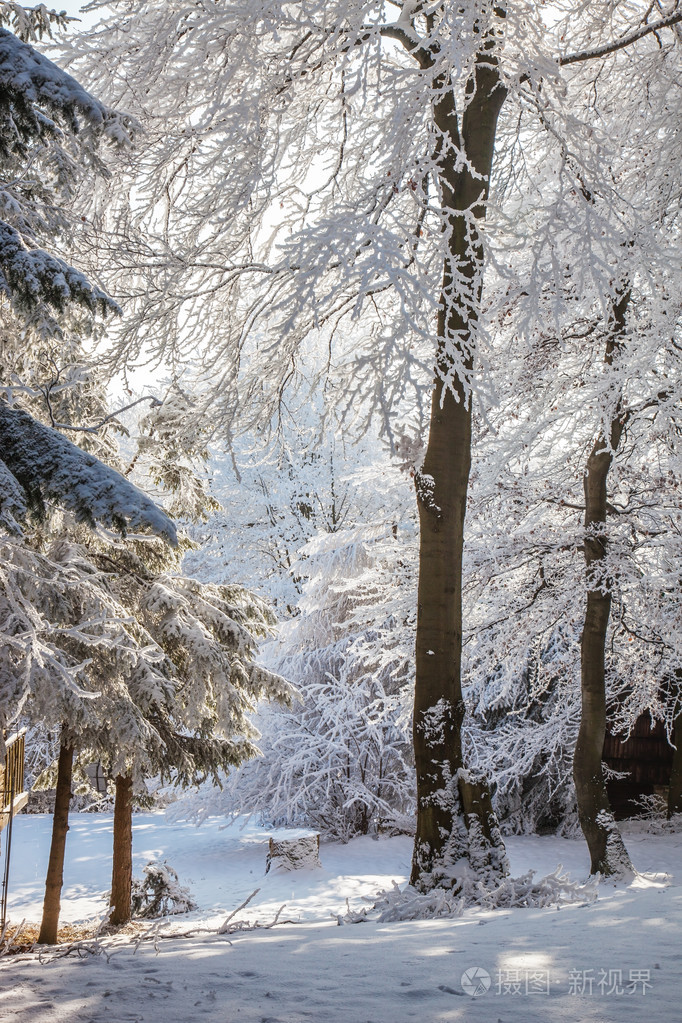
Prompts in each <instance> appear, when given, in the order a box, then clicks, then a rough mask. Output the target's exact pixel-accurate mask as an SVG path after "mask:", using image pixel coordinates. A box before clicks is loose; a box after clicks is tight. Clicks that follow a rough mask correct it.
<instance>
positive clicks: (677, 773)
mask: <svg viewBox="0 0 682 1023" xmlns="http://www.w3.org/2000/svg"><path fill="white" fill-rule="evenodd" d="M673 742H674V743H675V746H676V749H675V752H674V754H673V767H672V771H671V774H670V788H669V789H668V817H672V815H673V814H674V813H682V714H678V716H677V717H676V718H675V731H674V733H673Z"/></svg>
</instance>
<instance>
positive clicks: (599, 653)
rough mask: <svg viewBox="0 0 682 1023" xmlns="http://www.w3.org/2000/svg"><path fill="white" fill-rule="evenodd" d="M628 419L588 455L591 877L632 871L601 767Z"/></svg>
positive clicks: (582, 804) (583, 786)
mask: <svg viewBox="0 0 682 1023" xmlns="http://www.w3.org/2000/svg"><path fill="white" fill-rule="evenodd" d="M629 301H630V292H629V290H627V289H624V290H623V292H622V293H621V296H620V298H619V300H618V302H616V303H614V305H613V312H612V323H611V332H610V337H609V340H608V342H607V346H606V354H605V362H606V363H607V365H608V366H611V365H612V364H613V358H614V353H615V352H616V351H617V348H618V345H619V341H620V340H621V339H622V336H623V333H624V330H625V316H626V312H627V307H628V303H629ZM624 427H625V416H624V414H623V412H622V409H621V407H620V402H618V403H617V407H616V410H615V414H614V416H613V419H612V420H611V424H610V435H609V436H608V437H606V436H605V434H603V433H601V434H600V435H599V436H598V437H597V439H596V441H595V442H594V445H593V447H592V450H591V452H590V455H589V457H588V459H587V467H586V470H585V478H584V490H585V565H586V568H587V587H588V589H587V607H586V610H585V621H584V624H583V634H582V640H581V644H580V655H581V657H580V659H581V664H580V677H581V695H582V703H581V715H580V728H579V731H578V740H577V743H576V748H575V756H574V760H573V779H574V781H575V791H576V797H577V802H578V817H579V819H580V826H581V828H582V830H583V834H584V836H585V840H586V841H587V845H588V848H589V851H590V870H591V873H593V874H596V873H600V874H604V875H615V874H624V873H627V872H628V871H632V864H631V862H630V859H629V856H628V854H627V851H626V849H625V845H624V843H623V840H622V838H621V837H620V832H619V831H618V828H617V827H616V824H615V821H614V819H613V814H612V813H611V807H610V804H609V797H608V795H607V793H606V782H605V779H604V771H603V767H602V754H603V750H604V737H605V735H606V681H605V680H606V657H605V644H606V633H607V629H608V625H609V616H610V613H611V589H612V581H611V579H610V578H609V576H608V573H607V572H606V566H605V559H606V555H607V531H606V513H607V477H608V474H609V469H610V468H611V465H612V462H613V457H614V454H615V452H616V451H617V450H618V447H619V445H620V442H621V438H622V435H623V429H624Z"/></svg>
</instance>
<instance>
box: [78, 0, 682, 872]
mask: <svg viewBox="0 0 682 1023" xmlns="http://www.w3.org/2000/svg"><path fill="white" fill-rule="evenodd" d="M113 7H114V14H113V15H112V16H111V17H110V18H109V20H108V21H106V20H105V22H104V24H103V26H102V27H101V28H100V29H99V30H98V31H95V32H93V33H92V34H91V35H90V36H89V37H88V38H84V39H81V40H79V42H78V44H77V48H74V56H76V55H78V56H80V55H82V52H83V50H85V51H86V54H85V67H86V71H85V73H86V74H87V76H88V77H87V80H88V82H93V83H96V85H97V88H98V89H99V90H101V91H102V94H103V95H106V96H107V97H109V98H110V100H111V102H113V103H116V104H117V105H123V106H125V107H126V108H127V109H129V110H131V111H132V113H134V115H135V116H136V117H139V118H140V120H142V121H144V123H145V126H146V128H147V130H148V136H147V140H148V145H146V146H145V149H144V152H143V153H141V158H140V160H139V161H138V163H137V164H136V167H135V171H134V174H135V177H134V185H132V187H131V191H130V192H129V196H128V197H126V198H124V199H123V200H122V201H121V202H120V203H113V204H112V202H111V199H110V198H107V200H106V203H107V214H108V225H109V226H110V227H111V228H112V229H113V230H114V232H115V237H116V238H117V239H120V237H121V235H122V234H127V236H128V238H129V244H128V246H127V247H126V248H125V249H120V250H119V253H118V255H117V254H116V253H114V252H112V257H111V258H112V259H113V260H115V261H116V263H117V267H118V269H119V271H120V278H119V279H120V281H121V287H122V289H123V291H124V292H128V293H129V294H130V296H131V298H132V299H133V300H135V299H137V300H138V301H137V303H136V306H137V313H136V314H135V315H132V316H131V317H130V318H129V319H128V320H127V321H126V322H125V324H124V325H123V327H122V330H121V332H120V334H119V338H118V342H117V344H118V351H119V352H121V351H126V352H130V350H131V346H133V348H134V349H136V350H137V351H141V350H142V347H143V345H145V346H146V350H147V352H148V355H149V357H151V358H157V359H163V358H166V359H171V360H173V363H174V365H175V366H177V367H180V365H181V364H182V361H183V360H187V359H188V358H189V357H193V358H196V357H197V354H198V353H201V354H200V358H201V363H202V372H201V374H200V378H201V380H202V381H203V383H204V384H205V408H206V415H209V414H210V415H211V416H212V417H213V422H214V424H215V427H216V428H220V425H221V423H222V426H223V429H224V430H225V431H227V432H228V434H233V433H234V432H235V430H236V429H237V428H238V427H239V428H241V429H248V428H257V429H258V428H260V429H265V428H267V425H268V424H269V423H270V422H271V421H272V417H273V410H276V409H277V408H278V406H279V403H280V401H281V397H282V393H283V390H284V389H285V388H286V387H288V386H290V385H291V382H292V380H296V378H297V374H298V373H299V370H300V367H301V364H302V363H304V362H305V358H306V354H307V348H308V346H309V345H310V344H311V343H312V342H313V340H314V341H315V342H316V343H318V344H320V345H321V346H323V347H324V349H325V350H326V352H327V355H328V357H327V359H326V361H325V362H324V363H323V364H322V369H321V370H320V375H324V376H325V378H326V380H327V383H328V387H329V388H330V389H331V391H332V393H335V394H336V395H337V401H338V408H339V409H340V410H341V414H342V415H343V416H345V419H346V421H347V422H348V423H349V424H350V422H351V421H352V420H353V419H355V420H356V426H359V427H360V428H362V427H363V426H366V424H367V421H368V418H369V417H371V416H375V415H376V416H379V417H380V418H381V420H382V422H383V424H384V426H385V429H386V431H387V432H389V433H390V431H391V428H392V423H391V417H392V415H394V414H395V411H396V409H397V408H398V407H400V408H401V409H402V408H404V406H405V403H406V402H408V403H411V404H413V405H414V406H415V407H416V408H418V409H424V407H425V405H428V404H429V395H431V403H430V407H431V413H430V426H429V431H428V439H427V442H426V446H425V452H424V457H423V460H420V463H419V464H418V465H417V466H416V469H417V471H416V474H415V483H416V496H417V504H418V509H419V518H420V582H419V593H418V608H419V613H418V620H417V640H416V690H415V719H414V741H415V759H416V768H417V781H418V824H417V836H416V841H415V854H414V861H413V870H412V881H413V883H415V884H419V885H421V886H422V887H424V888H429V887H430V886H432V885H433V884H436V883H441V882H442V883H446V884H453V883H454V884H456V883H457V877H456V870H454V874H453V869H454V868H453V864H454V863H455V862H457V861H458V860H459V859H460V858H461V857H462V856H465V857H466V856H467V855H468V850H467V848H466V841H464V845H462V841H463V838H462V834H463V833H462V830H461V827H460V821H459V819H458V818H459V817H460V815H461V813H462V812H464V815H465V817H466V820H467V821H468V822H470V823H471V822H473V823H474V825H475V828H474V830H476V829H477V828H478V826H479V825H481V826H482V827H483V830H484V832H489V834H490V835H492V831H490V830H489V828H488V823H487V818H488V811H487V809H485V807H486V806H487V798H486V795H485V791H484V788H485V786H484V785H482V783H478V782H477V783H476V784H471V783H470V782H471V779H470V778H468V777H467V776H466V775H465V774H464V773H462V770H463V764H464V760H463V753H462V734H461V732H462V720H463V714H464V705H463V700H462V672H461V667H462V620H461V610H462V556H463V553H462V552H463V542H464V518H465V510H466V498H467V490H468V483H469V473H470V464H471V438H472V414H473V406H474V402H475V400H478V401H479V402H481V404H482V405H483V407H484V409H485V407H486V406H487V404H488V399H487V382H488V376H487V374H486V372H485V365H486V362H485V360H486V356H489V357H492V356H493V355H494V354H495V353H494V350H493V349H492V348H491V345H490V340H491V334H490V329H491V326H492V324H491V320H490V316H489V310H490V305H489V301H488V296H487V294H486V293H485V292H484V289H483V285H484V271H485V270H486V269H490V268H492V267H494V268H495V269H496V270H500V269H502V268H503V265H504V264H505V263H506V264H507V266H508V263H509V261H511V262H512V264H513V262H514V251H513V248H510V246H509V239H510V231H509V228H510V225H512V226H513V224H514V222H515V221H516V219H517V216H518V212H519V209H518V202H519V201H520V200H521V199H522V198H523V196H522V195H521V190H520V188H518V187H517V185H518V183H519V181H521V180H524V181H525V182H526V183H527V184H528V186H529V187H530V189H531V190H533V189H536V188H538V187H541V186H542V187H545V185H546V176H545V172H544V171H542V170H541V169H540V164H539V162H538V161H535V160H533V159H529V157H530V156H531V155H532V154H533V153H535V154H538V153H539V152H540V151H543V155H544V157H545V162H547V160H549V162H550V163H551V165H552V166H553V167H555V168H556V173H557V182H558V188H557V189H555V190H554V192H553V199H552V201H551V202H550V203H549V204H548V209H547V213H548V216H547V219H546V222H545V229H544V230H543V231H542V232H541V233H540V234H539V235H538V236H537V239H536V245H537V247H539V249H540V250H541V254H542V259H543V261H544V260H545V257H546V259H547V262H549V263H551V257H552V239H553V236H554V229H555V226H556V224H557V223H560V222H561V219H562V218H563V217H567V216H568V215H569V214H570V212H571V210H572V211H573V223H574V225H575V227H576V229H577V230H580V231H585V232H586V235H585V236H586V238H587V239H588V240H589V241H590V242H591V243H592V255H591V258H590V259H589V260H588V261H587V262H586V263H585V264H584V266H583V267H581V271H582V274H583V277H584V279H585V280H590V281H597V282H598V283H599V284H606V286H605V287H603V288H602V295H603V296H604V297H605V296H608V295H609V294H610V293H611V292H612V291H613V287H609V285H608V282H605V281H604V277H605V276H608V275H609V274H610V273H611V270H610V268H611V267H612V265H613V262H614V260H615V257H616V254H617V253H618V252H619V251H622V248H621V246H622V231H620V230H611V231H608V232H606V233H605V234H604V235H603V236H602V235H601V234H597V235H595V234H594V233H593V230H594V227H595V225H596V223H597V221H596V220H595V219H593V218H592V217H591V215H590V214H589V208H590V207H591V206H592V195H593V194H594V193H595V192H596V191H599V190H600V189H602V190H603V191H604V194H609V195H611V196H612V199H613V205H612V206H611V209H612V213H613V222H614V224H615V223H617V222H618V221H619V218H620V216H621V214H620V207H619V205H618V201H617V197H616V195H615V192H614V190H613V189H611V185H610V178H609V167H610V163H611V157H612V155H613V148H612V146H611V145H610V143H609V139H608V138H607V137H605V136H604V135H603V134H602V133H601V132H600V131H599V117H600V110H599V104H595V103H594V102H593V96H594V95H595V88H596V86H595V83H596V82H598V83H599V88H598V89H597V94H598V95H601V91H602V90H603V89H605V90H606V91H607V93H608V96H609V97H614V96H618V97H619V98H620V99H621V100H623V101H625V100H627V106H626V110H625V111H624V115H623V123H624V124H626V123H627V122H628V118H629V117H630V116H632V113H633V111H635V110H636V109H637V104H638V103H639V97H641V96H642V95H644V94H646V91H647V87H648V83H650V82H651V80H652V77H654V76H658V78H659V80H660V81H662V82H665V81H666V80H667V79H668V78H669V76H670V75H671V74H674V72H673V71H672V70H669V69H671V68H672V65H673V64H674V61H675V53H676V46H677V35H676V31H677V30H676V26H677V25H678V24H679V23H680V22H682V9H680V7H679V5H678V4H677V3H674V4H673V5H672V7H671V8H669V9H665V8H663V7H662V6H659V5H656V4H654V5H653V6H652V5H647V4H645V3H639V2H636V0H633V2H628V3H623V4H618V5H615V6H614V5H613V4H612V3H610V2H607V0H604V2H596V3H592V4H590V5H589V6H586V5H585V4H583V3H572V2H568V0H567V2H560V3H558V4H556V5H554V7H553V8H552V11H551V16H550V13H549V12H548V9H547V7H546V5H545V4H543V3H541V2H539V0H537V2H531V0H519V2H513V3H512V2H509V3H494V2H488V0H471V2H466V3H461V4H450V3H436V4H423V3H420V2H413V0H397V2H396V3H385V2H383V0H364V2H361V3H355V2H349V0H335V2H333V3H329V2H323V0H313V2H312V3H309V4H306V5H301V4H298V3H281V4H277V5H272V4H271V3H269V2H268V0H262V2H259V3H257V4H256V5H255V6H254V3H253V2H251V0H250V2H248V3H246V2H239V3H235V4H230V5H227V6H223V5H213V6H210V7H207V6H206V5H204V4H186V3H184V2H180V0H178V2H175V0H170V2H169V0H164V2H161V0H144V2H143V0H121V2H119V3H115V4H114V5H113ZM131 40H133V41H134V45H131ZM622 138H623V136H622V134H619V137H618V141H617V143H615V144H616V145H618V146H620V145H621V141H622ZM496 149H497V153H498V161H497V164H496V166H494V156H495V153H496ZM530 167H533V168H534V170H533V173H532V174H531V175H530V177H528V176H527V175H526V170H527V169H528V168H530ZM626 219H627V218H626ZM486 221H487V224H486ZM519 223H521V224H522V223H523V218H520V219H519ZM612 226H613V225H612ZM600 229H601V224H600ZM511 233H512V234H513V231H512V232H511ZM516 244H517V246H518V248H519V249H523V248H525V247H526V246H527V244H528V239H526V238H523V237H521V236H519V237H517V239H516ZM138 253H141V258H138ZM606 268H609V269H608V270H607V269H606ZM556 269H557V270H558V272H559V274H561V272H562V271H561V267H556ZM126 282H127V283H126ZM537 284H538V278H537V277H533V279H532V280H531V286H532V290H531V293H530V294H531V298H532V299H536V298H537V296H538V291H537V290H536V285H537ZM531 307H532V312H533V315H534V317H535V318H536V319H537V317H539V316H540V315H541V312H542V309H541V303H539V302H537V301H535V302H534V303H531ZM142 325H144V326H142ZM207 342H208V343H207ZM113 357H114V358H115V355H114V356H113ZM434 370H435V372H434ZM301 377H302V378H303V379H305V374H302V375H301ZM209 409H210V413H209V411H208V410H209ZM200 411H201V410H200V408H199V407H198V408H197V410H196V412H197V414H200ZM354 412H355V415H354ZM358 420H359V422H358ZM463 801H464V804H465V805H464V806H463V805H462V802H463ZM481 807H484V809H482V810H481ZM589 812H590V811H588V813H589ZM592 825H594V820H592V821H591V823H590V828H591V827H592ZM588 830H589V828H588ZM597 830H599V829H597ZM502 862H503V860H502V859H500V860H499V863H500V864H501V863H502Z"/></svg>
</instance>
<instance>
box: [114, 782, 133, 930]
mask: <svg viewBox="0 0 682 1023" xmlns="http://www.w3.org/2000/svg"><path fill="white" fill-rule="evenodd" d="M132 887H133V779H132V778H130V777H129V776H126V775H121V774H119V775H117V777H116V801H115V803H114V861H113V867H112V872H111V899H110V905H111V913H110V914H109V923H112V924H127V923H128V921H129V920H130V917H131V894H132Z"/></svg>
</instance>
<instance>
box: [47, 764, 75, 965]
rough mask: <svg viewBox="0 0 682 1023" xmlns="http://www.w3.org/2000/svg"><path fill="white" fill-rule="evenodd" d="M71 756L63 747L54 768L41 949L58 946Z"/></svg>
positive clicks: (67, 823)
mask: <svg viewBox="0 0 682 1023" xmlns="http://www.w3.org/2000/svg"><path fill="white" fill-rule="evenodd" d="M73 754H74V749H73V746H68V745H65V744H62V746H61V748H60V750H59V763H58V767H57V791H56V794H55V800H54V815H53V817H52V841H51V843H50V859H49V861H48V865H47V877H46V879H45V900H44V902H43V918H42V922H41V924H40V934H39V935H38V944H40V945H56V943H57V934H58V931H59V910H60V905H61V895H62V884H63V883H64V852H65V849H66V833H67V831H68V830H69V803H70V801H71V775H72V773H73Z"/></svg>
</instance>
